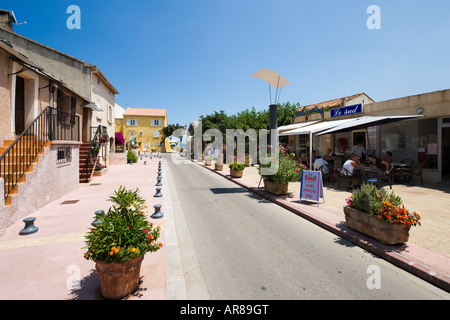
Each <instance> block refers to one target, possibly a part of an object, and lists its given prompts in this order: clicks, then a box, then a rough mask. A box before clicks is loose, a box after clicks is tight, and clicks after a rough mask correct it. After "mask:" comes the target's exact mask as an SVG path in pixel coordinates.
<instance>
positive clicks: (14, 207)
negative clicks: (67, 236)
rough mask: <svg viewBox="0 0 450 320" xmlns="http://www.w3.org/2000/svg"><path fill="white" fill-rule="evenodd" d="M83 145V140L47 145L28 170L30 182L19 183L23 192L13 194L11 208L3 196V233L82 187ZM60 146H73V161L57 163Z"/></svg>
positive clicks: (0, 212) (0, 206)
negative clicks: (29, 170) (80, 185)
mask: <svg viewBox="0 0 450 320" xmlns="http://www.w3.org/2000/svg"><path fill="white" fill-rule="evenodd" d="M79 146H80V144H79V143H72V142H64V141H59V142H54V143H52V145H51V146H50V147H49V148H45V153H44V154H43V155H40V156H39V162H37V163H35V164H33V171H32V172H30V173H27V176H26V182H25V183H22V184H20V185H19V191H18V193H17V194H15V195H13V196H12V203H11V205H10V206H9V207H7V208H5V206H4V199H3V197H1V199H2V200H1V201H0V235H2V234H4V233H5V231H6V228H8V227H9V226H11V225H12V224H13V223H15V222H17V221H18V220H20V219H22V218H24V217H27V216H30V215H32V213H33V212H35V211H36V210H38V209H40V208H42V207H43V206H45V205H46V204H48V203H50V202H52V201H55V200H57V199H59V198H61V197H63V196H64V195H66V194H68V193H70V192H72V191H74V190H76V189H77V188H78V186H79ZM59 147H71V148H72V160H71V162H68V163H62V164H57V163H56V160H57V150H58V148H59ZM0 182H1V183H0V193H1V194H2V195H3V193H4V190H3V188H4V186H3V183H2V182H3V181H0Z"/></svg>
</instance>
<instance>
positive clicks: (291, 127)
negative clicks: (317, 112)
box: [278, 120, 318, 134]
mask: <svg viewBox="0 0 450 320" xmlns="http://www.w3.org/2000/svg"><path fill="white" fill-rule="evenodd" d="M317 122H318V120H316V121H308V122H298V123H292V124H288V125H286V126H281V127H278V133H279V134H280V133H282V132H286V131H290V130H294V129H300V128H303V127H305V126H309V125H311V124H314V123H317Z"/></svg>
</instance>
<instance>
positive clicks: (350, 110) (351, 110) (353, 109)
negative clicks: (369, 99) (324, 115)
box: [330, 103, 363, 118]
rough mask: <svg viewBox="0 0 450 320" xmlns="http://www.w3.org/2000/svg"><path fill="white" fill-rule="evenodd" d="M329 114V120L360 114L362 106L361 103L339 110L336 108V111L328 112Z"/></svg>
mask: <svg viewBox="0 0 450 320" xmlns="http://www.w3.org/2000/svg"><path fill="white" fill-rule="evenodd" d="M330 112H331V118H335V117H342V116H350V115H354V114H359V113H362V112H363V105H362V103H360V104H355V105H353V106H346V107H341V108H337V109H332V110H330Z"/></svg>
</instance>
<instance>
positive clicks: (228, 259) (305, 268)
mask: <svg viewBox="0 0 450 320" xmlns="http://www.w3.org/2000/svg"><path fill="white" fill-rule="evenodd" d="M167 165H168V166H169V168H170V170H169V171H170V175H171V179H172V181H173V183H172V184H171V185H173V186H175V188H176V192H177V198H178V199H179V201H180V202H181V203H182V204H183V205H182V208H183V214H184V216H185V220H186V222H187V228H188V229H189V231H190V236H191V239H192V243H193V244H194V246H195V251H192V254H193V256H191V258H192V257H193V258H194V260H196V261H197V266H198V269H197V270H198V271H201V273H200V275H201V276H202V277H203V279H204V281H205V286H206V289H207V292H208V294H209V296H210V298H211V299H214V300H215V299H219V300H227V299H244V300H246V299H263V300H265V299H269V300H276V299H286V300H289V299H294V300H303V299H371V300H372V299H423V300H427V299H448V298H449V297H450V296H449V295H448V294H447V293H446V292H444V291H442V290H440V289H438V288H436V287H435V286H433V285H430V284H429V283H427V282H425V281H423V280H421V279H419V278H417V277H415V276H413V275H411V274H410V273H408V272H405V271H404V270H401V269H399V268H397V267H395V266H393V265H392V264H390V263H388V262H386V261H385V260H383V259H381V258H378V257H376V256H375V255H373V254H371V253H369V252H367V251H365V250H363V249H361V248H360V247H358V246H356V245H354V244H352V243H351V242H349V241H347V240H345V239H342V238H340V237H338V236H336V235H335V234H333V233H330V232H328V231H326V230H324V229H323V228H321V227H319V226H317V225H315V224H314V223H311V222H310V221H308V220H305V219H302V218H300V217H299V216H297V215H295V214H292V212H291V211H289V210H286V209H285V208H283V207H281V206H279V205H277V204H275V203H273V202H271V201H269V200H267V199H265V198H262V197H260V196H257V195H255V194H253V193H252V192H249V191H248V190H246V189H244V188H242V187H240V186H239V185H236V184H235V183H234V182H232V181H229V180H227V179H224V178H223V177H221V176H219V175H217V174H215V173H213V172H211V171H210V170H205V168H202V167H201V166H199V165H196V164H195V163H192V162H191V163H189V162H187V164H185V165H174V164H173V163H172V162H170V161H169V162H167ZM374 270H376V271H377V272H378V273H379V275H380V277H379V282H377V283H376V286H378V287H377V288H375V287H374V286H375V284H371V281H372V280H373V277H371V276H372V272H375V271H374ZM199 278H201V277H199ZM186 283H187V284H188V283H189V282H188V280H187V281H186ZM368 283H369V284H368ZM369 287H370V288H369ZM187 288H188V290H187V293H188V297H189V294H190V290H189V284H188V285H187Z"/></svg>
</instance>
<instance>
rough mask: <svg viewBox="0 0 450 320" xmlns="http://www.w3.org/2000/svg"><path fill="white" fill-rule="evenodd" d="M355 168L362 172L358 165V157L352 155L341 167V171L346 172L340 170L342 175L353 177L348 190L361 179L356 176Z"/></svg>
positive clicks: (361, 167)
mask: <svg viewBox="0 0 450 320" xmlns="http://www.w3.org/2000/svg"><path fill="white" fill-rule="evenodd" d="M355 168H357V169H360V170H362V169H363V166H362V165H361V164H360V163H359V158H358V156H357V155H356V154H354V153H353V154H352V155H351V156H350V159H348V160H347V161H345V163H344V165H343V166H342V169H345V170H347V171H345V170H342V174H345V175H347V174H348V173H350V175H352V177H353V181H352V184H351V186H350V188H354V187H355V186H356V185H357V184H359V183H360V182H361V178H360V177H359V176H358V175H357V174H356V172H355ZM347 172H348V173H347Z"/></svg>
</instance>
